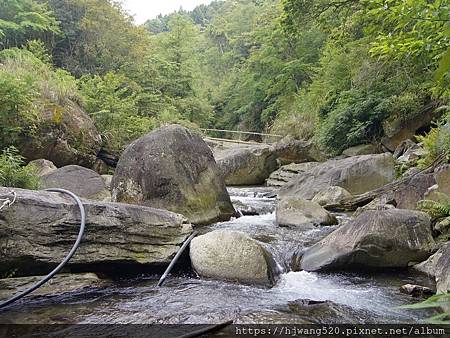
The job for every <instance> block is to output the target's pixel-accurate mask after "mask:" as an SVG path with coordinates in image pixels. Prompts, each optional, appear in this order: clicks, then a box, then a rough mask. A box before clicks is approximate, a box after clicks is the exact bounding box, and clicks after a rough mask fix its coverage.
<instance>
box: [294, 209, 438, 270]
mask: <svg viewBox="0 0 450 338" xmlns="http://www.w3.org/2000/svg"><path fill="white" fill-rule="evenodd" d="M430 226H431V221H430V218H429V216H428V215H426V214H424V213H421V212H417V211H409V210H398V209H392V210H382V211H366V212H364V213H362V214H361V215H359V216H357V217H356V218H355V219H354V220H352V221H350V222H348V223H346V224H345V225H343V226H341V227H340V228H338V229H337V230H335V231H334V232H332V233H331V234H330V235H328V236H327V237H325V238H324V239H323V240H322V241H320V242H319V243H317V244H315V245H314V246H312V247H311V248H309V249H308V250H307V251H306V252H305V253H304V255H303V257H302V260H301V262H300V266H301V268H302V269H304V270H306V271H323V270H347V269H361V268H370V269H372V268H406V267H408V266H409V264H410V263H412V262H420V261H423V260H424V259H426V258H427V257H429V255H430V254H431V251H432V249H433V247H434V245H435V243H434V240H433V237H432V233H431V229H430Z"/></svg>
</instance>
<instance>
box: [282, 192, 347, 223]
mask: <svg viewBox="0 0 450 338" xmlns="http://www.w3.org/2000/svg"><path fill="white" fill-rule="evenodd" d="M276 219H277V223H278V224H279V225H281V226H293V227H299V228H304V229H310V228H314V227H317V226H320V225H335V224H337V223H338V221H337V219H336V217H334V216H333V215H332V214H330V213H329V212H328V211H326V210H325V209H324V208H322V207H321V206H320V205H319V204H318V203H316V202H312V201H307V200H302V199H296V198H287V199H283V200H281V201H279V202H278V204H277V210H276Z"/></svg>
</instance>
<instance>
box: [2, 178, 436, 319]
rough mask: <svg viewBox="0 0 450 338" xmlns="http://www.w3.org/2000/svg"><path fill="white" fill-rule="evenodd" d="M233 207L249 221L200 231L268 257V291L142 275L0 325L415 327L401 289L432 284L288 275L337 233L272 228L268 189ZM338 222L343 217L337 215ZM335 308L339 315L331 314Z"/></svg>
mask: <svg viewBox="0 0 450 338" xmlns="http://www.w3.org/2000/svg"><path fill="white" fill-rule="evenodd" d="M229 192H230V195H231V197H232V200H233V202H234V204H235V205H236V206H237V207H238V208H240V209H245V210H244V211H243V213H246V214H248V215H247V216H243V217H240V218H236V219H232V220H230V221H228V222H223V223H217V224H213V225H210V226H208V227H204V228H202V229H200V232H207V231H211V230H215V229H230V230H237V231H242V232H245V233H247V234H249V235H250V236H251V237H253V238H255V239H257V240H259V241H261V242H262V243H263V245H264V246H265V247H266V248H267V249H268V250H269V251H270V252H271V253H272V254H273V256H274V258H275V261H276V264H277V266H278V269H279V271H280V276H279V278H278V280H277V283H276V285H275V286H274V287H273V288H263V287H257V286H249V285H239V284H235V283H229V282H223V281H214V280H204V279H200V278H198V277H196V276H195V275H194V274H192V273H184V274H177V275H175V276H171V277H169V279H168V280H167V282H166V283H165V284H164V286H163V287H162V288H158V287H157V286H156V284H157V282H158V278H159V276H156V275H155V276H148V275H143V276H139V277H137V278H133V279H127V280H122V281H120V282H116V283H114V285H113V286H109V287H106V288H101V289H98V288H97V289H83V290H81V291H80V292H73V293H68V294H64V295H55V296H52V297H45V298H33V299H31V300H30V299H28V300H27V299H25V300H23V301H22V302H20V303H18V304H16V305H14V306H13V307H11V308H10V309H9V310H8V311H5V312H3V313H0V323H16V324H21V323H26V324H42V323H52V324H77V323H82V324H105V323H107V324H112V323H120V324H131V323H133V324H156V323H158V324H181V323H183V324H210V323H211V324H213V323H221V322H225V321H227V320H233V321H234V322H235V323H240V324H255V323H331V322H333V323H346V322H348V320H352V321H353V322H358V323H416V322H418V321H420V320H422V319H424V317H426V315H427V314H426V313H424V312H422V311H412V310H405V309H400V308H399V306H401V305H405V304H410V303H413V302H417V301H418V299H415V298H412V297H410V296H408V295H405V294H402V293H400V292H399V287H400V286H401V285H404V284H407V283H412V284H421V285H430V283H432V282H431V281H430V280H429V279H428V278H426V277H424V276H421V275H415V274H411V273H409V272H407V271H403V272H398V271H385V272H377V273H374V272H372V273H326V274H325V273H308V272H305V271H300V272H293V271H291V267H292V261H293V256H295V254H296V253H301V251H302V250H304V249H306V248H307V247H309V246H311V245H313V244H314V243H316V242H317V241H319V240H320V239H321V238H323V237H325V236H326V235H327V234H329V233H330V232H332V231H333V230H335V229H336V226H334V227H320V228H316V229H312V230H307V231H298V230H297V229H295V228H281V227H278V226H277V225H276V222H275V213H274V209H275V198H273V197H272V195H273V194H272V192H271V190H270V189H269V188H265V187H257V188H229ZM337 217H338V219H339V220H340V222H341V223H342V222H345V221H346V219H347V218H348V216H347V215H345V214H338V215H337ZM299 299H309V300H314V301H331V302H333V303H334V304H336V307H335V308H333V309H334V310H333V311H331V312H330V313H331V315H330V314H328V315H327V317H326V318H321V316H317V315H316V314H313V313H308V312H306V313H300V314H298V313H294V312H293V311H292V310H291V308H290V307H289V304H290V303H292V302H294V301H296V300H299ZM336 309H337V310H336Z"/></svg>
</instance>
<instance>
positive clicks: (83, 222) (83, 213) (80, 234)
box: [0, 188, 86, 309]
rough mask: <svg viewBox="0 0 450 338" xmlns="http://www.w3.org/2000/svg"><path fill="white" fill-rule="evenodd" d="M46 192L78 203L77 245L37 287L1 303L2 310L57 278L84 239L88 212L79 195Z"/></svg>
mask: <svg viewBox="0 0 450 338" xmlns="http://www.w3.org/2000/svg"><path fill="white" fill-rule="evenodd" d="M45 191H49V192H59V193H63V194H66V195H69V196H70V197H72V198H73V199H74V200H75V202H76V203H77V205H78V208H79V209H80V214H81V224H80V231H79V232H78V237H77V240H76V241H75V244H74V245H73V247H72V249H71V250H70V252H69V253H68V254H67V256H66V257H65V258H64V260H63V261H62V262H61V263H60V264H59V265H58V266H57V267H56V268H55V269H54V270H53V271H52V272H50V273H49V274H48V275H47V276H45V277H44V278H43V279H42V280H41V281H39V282H37V283H36V284H35V285H33V286H31V287H30V288H28V289H26V290H25V291H22V292H21V293H19V294H17V295H15V296H14V297H12V298H11V299H8V300H6V301H4V302H1V303H0V309H2V308H5V307H7V306H8V305H11V304H12V303H14V302H16V301H18V300H19V299H21V298H23V297H25V296H26V295H28V294H30V293H32V292H33V291H35V290H37V289H39V288H40V287H41V286H42V285H44V284H45V283H47V282H48V281H49V280H50V279H52V278H53V276H55V275H56V274H57V273H58V272H59V271H60V270H61V269H62V268H63V267H64V265H66V264H67V262H69V261H70V259H71V258H72V257H73V255H75V252H76V251H77V249H78V247H79V246H80V243H81V239H82V238H83V234H84V229H85V226H86V211H85V210H84V206H83V203H82V202H81V200H80V198H79V197H78V196H77V195H75V194H74V193H73V192H70V191H68V190H65V189H56V188H55V189H53V188H52V189H45Z"/></svg>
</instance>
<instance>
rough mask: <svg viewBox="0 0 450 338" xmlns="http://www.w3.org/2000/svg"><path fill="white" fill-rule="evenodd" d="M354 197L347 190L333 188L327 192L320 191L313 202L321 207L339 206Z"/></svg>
mask: <svg viewBox="0 0 450 338" xmlns="http://www.w3.org/2000/svg"><path fill="white" fill-rule="evenodd" d="M351 197H352V194H350V193H349V192H348V191H347V190H345V189H344V188H341V187H336V186H331V187H328V188H326V189H325V190H322V191H319V192H318V193H317V194H316V196H314V198H313V199H312V201H313V202H316V203H318V204H319V205H321V206H325V205H330V204H333V205H339V204H340V203H342V202H343V201H345V200H346V199H349V198H351Z"/></svg>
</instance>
